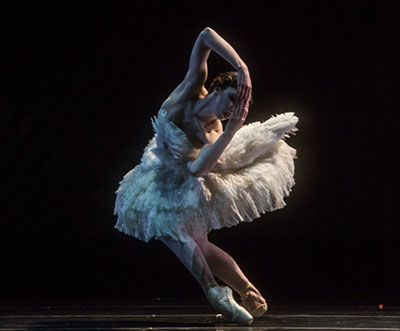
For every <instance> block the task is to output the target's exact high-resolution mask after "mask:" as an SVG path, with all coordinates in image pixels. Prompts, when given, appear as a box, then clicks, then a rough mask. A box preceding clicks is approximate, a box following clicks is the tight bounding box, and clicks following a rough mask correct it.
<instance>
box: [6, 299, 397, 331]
mask: <svg viewBox="0 0 400 331" xmlns="http://www.w3.org/2000/svg"><path fill="white" fill-rule="evenodd" d="M44 329H51V330H146V329H147V330H167V329H168V330H189V329H190V330H245V329H246V330H400V307H383V309H382V310H380V309H379V308H378V307H331V306H330V307H327V306H323V307H316V306H303V307H300V306H291V307H287V306H285V307H284V306H277V307H271V308H270V310H269V311H268V312H267V313H266V314H265V315H264V316H262V317H259V318H256V319H255V320H254V323H253V324H252V325H251V326H250V327H245V326H241V325H238V324H233V323H229V322H227V321H224V320H223V319H221V318H218V317H216V312H215V311H214V310H213V309H212V308H211V307H210V306H207V305H206V303H205V302H204V301H202V300H197V299H180V300H176V299H175V300H172V299H154V300H151V299H144V300H129V301H127V300H124V301H122V300H115V299H63V300H60V299H57V300H55V299H41V300H40V301H38V300H36V301H32V300H22V299H18V300H3V301H2V302H1V305H0V330H44Z"/></svg>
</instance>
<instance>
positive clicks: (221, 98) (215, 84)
mask: <svg viewBox="0 0 400 331" xmlns="http://www.w3.org/2000/svg"><path fill="white" fill-rule="evenodd" d="M236 79H237V72H235V71H230V72H224V73H222V74H219V75H218V76H217V77H215V78H214V79H213V80H212V82H211V84H210V87H209V88H208V92H209V94H208V96H207V97H208V98H211V102H210V104H209V108H210V111H211V112H212V113H213V114H214V115H215V116H216V117H217V118H218V119H220V120H225V119H228V118H229V117H230V115H231V114H232V106H233V101H234V97H235V94H236V87H237V81H236Z"/></svg>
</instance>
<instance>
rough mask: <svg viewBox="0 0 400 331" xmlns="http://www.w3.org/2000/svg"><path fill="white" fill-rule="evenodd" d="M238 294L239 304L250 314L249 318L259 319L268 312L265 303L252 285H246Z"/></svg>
mask: <svg viewBox="0 0 400 331" xmlns="http://www.w3.org/2000/svg"><path fill="white" fill-rule="evenodd" d="M240 292H241V293H240V298H241V302H240V304H241V305H242V306H243V307H244V308H245V309H246V310H247V311H248V312H249V313H250V314H251V316H253V317H259V316H262V315H264V314H265V312H266V311H267V310H268V305H267V302H266V301H265V299H264V298H263V297H262V296H261V293H260V292H259V291H258V290H257V289H256V288H255V287H254V285H253V284H251V283H249V284H247V286H246V287H245V288H244V289H243V290H242V291H240Z"/></svg>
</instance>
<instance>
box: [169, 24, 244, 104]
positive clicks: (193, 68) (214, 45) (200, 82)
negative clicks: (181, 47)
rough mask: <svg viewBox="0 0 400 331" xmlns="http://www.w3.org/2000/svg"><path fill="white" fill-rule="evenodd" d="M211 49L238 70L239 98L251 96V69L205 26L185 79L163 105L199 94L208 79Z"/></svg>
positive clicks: (217, 35)
mask: <svg viewBox="0 0 400 331" xmlns="http://www.w3.org/2000/svg"><path fill="white" fill-rule="evenodd" d="M211 50H213V51H215V52H216V53H217V54H219V55H220V56H221V57H222V58H224V59H225V60H226V61H227V62H228V63H230V64H231V65H232V67H233V68H234V69H235V70H236V71H237V72H238V89H237V93H236V96H237V97H238V98H239V99H243V98H249V97H250V96H251V80H250V74H249V70H248V68H247V66H246V64H245V63H244V62H243V60H242V59H241V58H240V57H239V55H238V54H237V53H236V51H235V50H234V49H233V48H232V46H231V45H229V44H228V43H227V42H226V41H225V40H224V39H223V38H222V37H221V36H220V35H219V34H218V33H216V32H215V31H214V30H213V29H211V28H209V27H207V28H205V29H204V30H203V31H202V32H201V33H200V34H199V36H198V37H197V40H196V42H195V44H194V47H193V49H192V53H191V56H190V61H189V69H188V72H187V73H186V76H185V78H184V80H183V81H182V82H181V83H180V84H179V85H178V87H177V88H176V89H175V90H174V91H173V92H172V93H171V95H170V96H169V97H168V99H167V100H165V101H164V103H163V106H165V105H166V104H168V103H176V102H179V101H181V100H187V99H190V98H191V97H193V96H195V95H198V94H199V92H200V91H201V90H202V89H203V86H204V83H205V82H206V80H207V73H208V69H207V59H208V57H209V55H210V52H211Z"/></svg>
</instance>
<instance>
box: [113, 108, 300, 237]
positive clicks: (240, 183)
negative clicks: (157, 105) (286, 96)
mask: <svg viewBox="0 0 400 331" xmlns="http://www.w3.org/2000/svg"><path fill="white" fill-rule="evenodd" d="M297 121H298V118H297V117H296V116H294V113H292V112H289V113H283V114H279V115H276V116H275V117H271V118H270V119H268V120H267V121H265V122H253V123H250V124H248V125H244V126H243V127H242V128H241V129H240V130H239V131H237V133H236V134H235V135H234V137H233V139H232V140H231V142H230V144H229V145H228V146H227V148H226V149H225V150H224V152H223V154H222V155H221V157H220V159H219V160H218V163H217V164H216V166H215V167H214V169H213V170H212V172H209V173H208V174H207V175H204V176H202V177H194V176H191V175H190V173H189V167H188V165H190V162H192V161H193V154H194V152H195V149H194V147H193V146H192V144H191V143H190V141H189V140H188V138H187V137H186V135H185V133H184V132H183V131H182V130H181V129H180V128H179V127H178V126H177V125H176V124H175V123H174V122H173V121H172V120H171V118H170V117H169V114H168V112H167V111H165V110H163V109H160V111H159V112H158V114H157V116H155V117H154V119H152V124H153V128H154V131H155V135H154V137H153V138H152V139H151V140H150V141H149V143H148V145H147V146H146V148H145V150H144V153H143V156H142V158H141V162H140V164H138V165H137V166H136V167H135V168H133V169H132V170H130V171H129V172H128V173H127V174H126V175H125V176H124V177H123V179H122V181H121V182H119V184H120V186H119V188H118V190H117V191H116V192H115V193H116V195H117V196H116V201H115V209H114V215H118V220H117V223H116V225H115V228H116V229H118V230H119V231H121V232H123V233H125V234H127V235H131V236H133V237H135V238H138V239H140V240H143V241H145V242H148V241H149V240H150V239H152V238H155V239H160V238H162V237H169V238H172V239H175V240H178V241H182V242H186V241H190V240H193V239H197V238H199V237H202V236H204V235H206V234H208V233H209V232H210V231H211V230H213V229H220V228H224V227H231V226H234V225H236V224H238V223H240V222H251V221H252V220H254V219H255V218H258V217H260V214H262V213H265V212H267V211H273V210H276V209H280V208H283V207H284V206H285V205H286V204H285V202H284V200H283V199H284V197H286V196H288V195H289V193H290V192H291V190H292V187H293V186H294V184H295V181H294V159H296V158H297V157H296V150H295V149H294V148H292V147H290V146H289V145H288V144H287V143H286V142H285V141H284V139H285V138H288V137H289V133H292V134H294V132H295V131H297V128H296V123H297Z"/></svg>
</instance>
